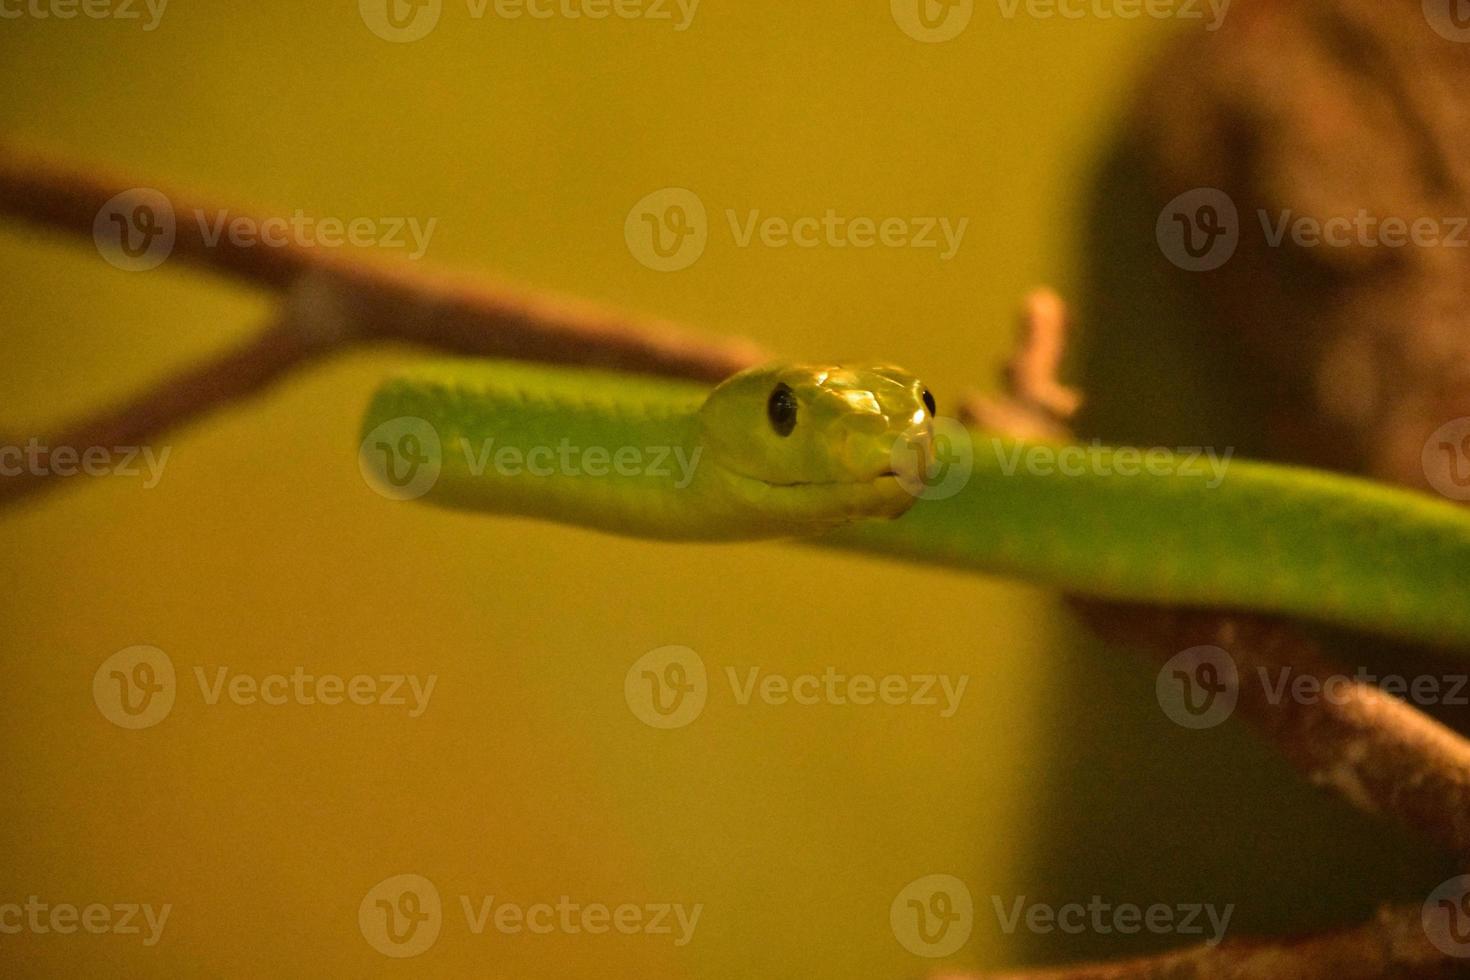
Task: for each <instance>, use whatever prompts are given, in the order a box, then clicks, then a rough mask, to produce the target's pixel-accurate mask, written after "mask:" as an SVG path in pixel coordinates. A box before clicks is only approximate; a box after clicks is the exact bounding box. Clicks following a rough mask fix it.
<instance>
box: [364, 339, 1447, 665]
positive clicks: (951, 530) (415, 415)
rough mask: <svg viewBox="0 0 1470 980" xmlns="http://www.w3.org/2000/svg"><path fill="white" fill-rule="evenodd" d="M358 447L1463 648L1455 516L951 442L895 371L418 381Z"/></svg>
mask: <svg viewBox="0 0 1470 980" xmlns="http://www.w3.org/2000/svg"><path fill="white" fill-rule="evenodd" d="M363 432H364V438H363V441H362V444H361V454H360V464H361V466H362V468H363V471H364V473H365V474H366V475H367V476H368V477H369V479H370V480H371V481H373V482H374V484H375V485H376V486H379V487H380V488H382V489H383V490H384V492H385V493H387V494H388V495H390V496H397V497H400V498H402V499H410V498H412V499H420V500H423V501H425V502H428V503H433V504H438V505H442V506H447V507H454V508H461V509H468V510H476V511H489V512H495V513H503V514H512V515H521V516H526V517H533V518H541V519H546V520H552V521H558V522H562V523H568V524H573V525H580V526H583V527H587V528H594V529H599V530H602V531H609V532H614V533H618V534H624V535H634V536H639V537H649V538H662V539H676V540H756V539H770V538H806V539H810V540H812V541H814V542H816V543H820V544H824V545H832V546H837V547H842V548H846V549H855V550H858V551H863V552H870V553H874V554H878V555H883V556H888V557H893V558H900V559H906V560H911V561H917V562H925V563H929V564H935V563H938V564H942V565H947V566H951V567H955V568H961V569H967V570H973V571H978V572H982V573H992V574H1001V575H1007V576H1014V577H1018V578H1022V579H1025V580H1029V581H1031V582H1035V583H1039V584H1042V585H1046V586H1051V587H1055V588H1059V589H1063V590H1065V591H1068V592H1071V593H1075V594H1080V595H1086V596H1094V597H1099V598H1107V599H1117V600H1127V601H1137V602H1146V603H1157V604H1171V605H1186V606H1196V607H1206V608H1233V609H1248V610H1258V611H1263V612H1271V613H1280V614H1287V615H1290V616H1294V617H1298V618H1302V619H1307V620H1313V621H1317V622H1320V623H1325V624H1330V625H1336V626H1343V627H1349V628H1353V629H1359V630H1363V631H1367V632H1373V633H1378V634H1381V635H1385V636H1390V637H1396V638H1402V639H1409V640H1417V641H1426V642H1429V643H1432V644H1435V645H1442V646H1455V647H1466V648H1470V510H1467V509H1465V508H1460V507H1457V506H1454V505H1452V504H1450V503H1448V502H1445V501H1441V500H1436V499H1434V498H1432V497H1429V496H1428V495H1423V494H1419V493H1415V492H1411V491H1408V490H1402V489H1396V488H1392V487H1389V486H1386V485H1382V484H1377V483H1372V482H1369V481H1366V480H1361V479H1356V478H1351V477H1346V476H1339V475H1333V474H1328V473H1323V472H1317V471H1313V470H1307V469H1302V468H1296V467H1288V466H1278V465H1272V464H1265V463H1255V462H1246V461H1229V462H1228V464H1227V465H1224V466H1220V465H1219V460H1218V459H1216V460H1214V461H1212V462H1210V463H1207V462H1206V461H1205V460H1204V459H1203V458H1191V455H1190V454H1186V453H1180V452H1174V453H1167V452H1164V451H1163V450H1150V451H1148V452H1147V453H1145V452H1143V451H1140V450H1136V449H1131V448H1129V447H1101V446H1075V445H1074V446H1065V445H1052V444H1049V443H1045V442H1027V441H1019V440H1014V439H1007V438H1000V437H991V436H989V435H986V434H984V433H978V432H976V433H971V432H970V431H969V430H965V429H962V428H961V427H959V426H958V424H957V423H953V422H951V421H950V420H947V419H943V418H940V417H937V416H936V414H935V404H934V400H933V398H932V397H931V395H930V394H929V392H928V391H927V390H926V389H925V387H924V385H923V383H922V382H920V381H919V380H918V379H917V378H915V377H914V376H913V375H911V374H909V373H907V372H905V371H903V370H900V369H898V368H894V367H888V366H872V365H855V366H847V367H843V366H839V365H830V364H828V365H824V364H797V363H778V364H771V365H766V366H762V367H758V368H753V369H750V370H747V371H743V372H741V373H739V374H736V375H734V376H732V377H730V378H729V379H728V380H726V381H724V382H723V383H722V384H720V385H718V386H717V387H715V388H714V389H713V390H710V389H709V388H708V387H707V386H703V385H699V384H695V383H690V382H681V381H668V380H657V379H653V378H647V377H642V376H637V375H627V374H614V373H605V372H599V371H594V370H588V369H568V368H552V367H545V366H539V365H530V364H524V363H501V362H485V361H455V362H446V363H440V364H429V365H425V366H423V367H420V368H416V369H413V370H410V371H407V372H405V373H403V374H401V375H399V376H397V377H394V378H392V379H390V380H389V381H388V382H386V383H385V384H384V385H383V386H382V387H381V388H380V389H379V390H378V391H377V393H376V394H375V396H374V398H373V400H372V403H371V406H370V407H369V409H368V412H367V416H366V419H365V422H364V427H363ZM956 467H959V469H956ZM961 470H963V472H961ZM957 477H958V478H957Z"/></svg>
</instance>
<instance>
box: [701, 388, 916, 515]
mask: <svg viewBox="0 0 1470 980" xmlns="http://www.w3.org/2000/svg"><path fill="white" fill-rule="evenodd" d="M933 418H934V400H933V397H932V396H931V395H930V394H929V392H928V390H927V389H926V388H925V387H924V385H923V383H922V382H921V381H920V380H919V379H918V378H916V377H914V376H913V375H911V374H909V373H908V372H906V371H904V370H902V369H900V368H896V367H890V366H886V365H850V366H842V365H835V364H788V363H780V364H770V365H765V366H762V367H756V368H751V369H749V370H746V371H742V372H740V373H739V374H736V375H734V376H733V377H731V378H729V379H728V380H726V381H725V382H724V383H723V384H721V385H720V386H719V387H717V388H716V389H715V390H714V391H713V392H711V393H710V395H709V397H708V398H707V399H706V401H705V403H704V405H703V406H702V407H701V409H700V412H699V424H700V430H701V437H702V442H703V445H704V446H705V447H706V449H707V451H708V453H709V455H708V457H707V458H708V460H709V462H712V463H714V464H715V465H716V466H718V467H719V470H720V473H721V474H722V476H723V479H724V483H725V486H726V490H727V493H728V494H729V495H731V496H732V498H733V499H735V500H736V501H738V502H740V503H742V504H744V505H746V506H749V507H752V508H757V509H760V510H762V511H764V512H765V513H768V514H770V515H771V517H772V518H773V520H774V521H776V522H779V523H785V524H790V525H792V526H793V527H794V529H795V530H797V531H798V532H799V531H801V530H804V529H820V528H821V527H826V526H835V525H838V524H843V523H847V522H849V521H853V520H857V519H861V518H868V517H879V518H893V517H898V516H899V515H901V514H903V513H904V512H905V511H907V510H908V509H909V507H911V506H913V503H914V501H915V499H916V497H915V491H916V489H917V488H919V487H921V486H922V478H923V476H924V475H925V473H926V471H927V469H928V467H929V465H930V461H931V459H932V453H933V443H934V432H933Z"/></svg>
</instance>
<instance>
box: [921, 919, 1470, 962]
mask: <svg viewBox="0 0 1470 980" xmlns="http://www.w3.org/2000/svg"><path fill="white" fill-rule="evenodd" d="M1420 914H1421V910H1420V907H1419V906H1417V905H1412V906H1411V905H1405V906H1399V907H1394V908H1385V909H1381V910H1379V913H1378V915H1377V916H1375V917H1374V918H1373V919H1372V920H1370V921H1368V922H1365V923H1363V924H1362V925H1359V926H1354V927H1353V928H1351V929H1342V930H1337V931H1333V932H1324V933H1318V934H1315V935H1310V936H1300V937H1295V938H1290V939H1279V940H1268V939H1227V940H1225V941H1224V942H1222V943H1220V944H1219V945H1217V946H1205V945H1200V946H1192V947H1190V948H1188V949H1182V950H1175V951H1172V952H1168V953H1163V954H1160V955H1157V956H1147V957H1140V958H1136V959H1131V960H1118V961H1116V962H1112V963H1094V964H1088V965H1082V966H1067V967H1059V968H1055V969H1042V970H1028V971H1017V972H1010V971H1007V972H1000V973H945V974H940V975H937V976H935V977H934V980H1280V978H1282V977H1290V978H1292V980H1372V978H1384V977H1392V978H1403V980H1409V978H1422V980H1437V978H1449V977H1463V976H1465V975H1466V961H1465V960H1462V959H1455V958H1454V957H1451V956H1448V955H1446V954H1445V953H1444V952H1442V951H1441V950H1439V949H1438V948H1436V947H1435V946H1434V945H1433V944H1432V943H1431V942H1430V941H1429V939H1428V937H1427V935H1426V934H1425V932H1424V928H1423V926H1422V924H1421V922H1420Z"/></svg>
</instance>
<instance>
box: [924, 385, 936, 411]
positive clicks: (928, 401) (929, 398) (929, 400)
mask: <svg viewBox="0 0 1470 980" xmlns="http://www.w3.org/2000/svg"><path fill="white" fill-rule="evenodd" d="M924 407H925V408H927V409H928V410H929V414H930V415H933V414H934V396H933V395H931V394H929V389H928V388H925V389H924Z"/></svg>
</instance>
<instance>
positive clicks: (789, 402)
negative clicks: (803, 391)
mask: <svg viewBox="0 0 1470 980" xmlns="http://www.w3.org/2000/svg"><path fill="white" fill-rule="evenodd" d="M766 415H767V416H768V417H769V418H770V420H771V428H773V429H775V430H776V435H778V436H789V435H791V430H792V429H794V428H796V392H794V391H792V390H791V388H790V387H789V386H788V385H786V384H785V383H782V384H778V385H776V390H775V391H772V392H771V397H770V399H769V400H768V401H767V402H766Z"/></svg>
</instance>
